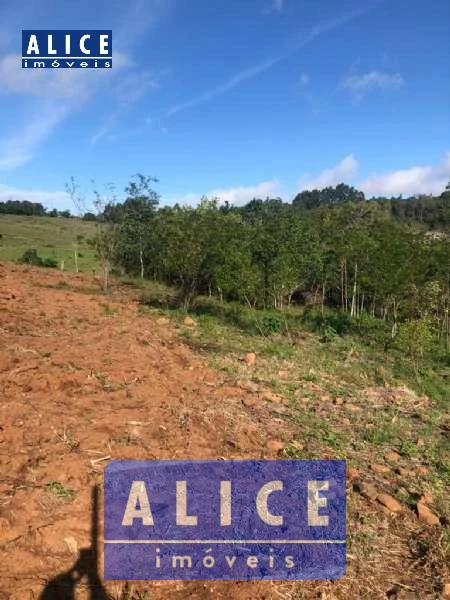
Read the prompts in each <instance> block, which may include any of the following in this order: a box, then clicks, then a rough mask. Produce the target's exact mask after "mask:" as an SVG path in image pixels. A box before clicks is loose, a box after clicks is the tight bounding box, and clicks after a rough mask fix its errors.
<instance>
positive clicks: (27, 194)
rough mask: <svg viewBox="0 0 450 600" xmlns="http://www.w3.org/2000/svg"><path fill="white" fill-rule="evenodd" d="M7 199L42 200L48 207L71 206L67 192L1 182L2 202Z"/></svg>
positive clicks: (61, 207)
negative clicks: (46, 190) (27, 188)
mask: <svg viewBox="0 0 450 600" xmlns="http://www.w3.org/2000/svg"><path fill="white" fill-rule="evenodd" d="M7 200H28V201H29V202H40V203H41V204H43V205H44V206H45V207H47V208H58V209H65V208H67V207H68V206H70V198H69V197H68V195H67V194H66V192H45V191H37V190H24V189H20V188H14V187H10V186H7V185H1V184H0V202H6V201H7Z"/></svg>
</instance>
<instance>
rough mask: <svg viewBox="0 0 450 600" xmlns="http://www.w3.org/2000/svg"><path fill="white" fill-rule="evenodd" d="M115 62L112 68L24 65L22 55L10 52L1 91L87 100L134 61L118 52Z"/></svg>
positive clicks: (0, 74) (0, 63) (0, 71)
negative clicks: (50, 67)
mask: <svg viewBox="0 0 450 600" xmlns="http://www.w3.org/2000/svg"><path fill="white" fill-rule="evenodd" d="M113 64H114V67H113V68H112V69H65V68H58V69H49V68H44V69H22V66H21V58H20V55H19V54H7V55H6V56H4V57H3V58H2V59H1V60H0V94H22V95H25V96H39V97H46V98H52V99H55V100H77V101H83V100H85V99H87V97H89V96H91V95H93V94H94V93H95V92H96V91H98V89H99V87H101V86H104V85H105V80H109V79H112V78H113V77H114V75H115V74H116V72H117V70H118V69H119V70H121V69H123V68H124V67H129V66H131V61H130V59H129V58H128V56H126V55H125V54H122V53H120V52H115V53H114V63H113Z"/></svg>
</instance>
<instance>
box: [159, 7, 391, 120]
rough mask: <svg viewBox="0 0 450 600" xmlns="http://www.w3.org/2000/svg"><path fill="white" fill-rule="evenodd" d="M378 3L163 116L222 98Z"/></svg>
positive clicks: (313, 32) (320, 29) (317, 30)
mask: <svg viewBox="0 0 450 600" xmlns="http://www.w3.org/2000/svg"><path fill="white" fill-rule="evenodd" d="M380 1H381V0H375V1H374V2H371V3H370V4H368V5H366V6H365V7H364V8H362V9H358V10H355V11H353V12H351V13H349V14H346V15H343V16H342V17H339V18H337V19H334V20H331V21H328V22H327V23H324V24H323V25H318V26H316V27H314V28H313V29H312V30H311V31H310V32H309V33H308V34H307V35H306V36H304V35H302V36H300V37H299V38H297V39H294V40H293V41H292V42H291V43H290V44H288V45H287V47H286V48H285V50H284V51H283V52H281V53H280V54H278V55H277V56H274V57H273V58H269V59H267V60H265V61H263V62H261V63H259V64H257V65H254V66H252V67H248V68H247V69H243V70H242V71H239V73H237V74H236V75H233V76H232V77H230V78H229V79H228V80H227V81H225V82H224V83H222V84H220V85H217V86H216V87H214V88H212V89H210V90H208V91H206V92H204V93H203V94H200V95H199V96H197V97H195V98H192V99H191V100H188V101H187V102H182V103H180V104H177V105H175V106H172V107H171V108H169V110H168V111H167V113H166V115H165V116H166V117H172V116H174V115H176V114H177V113H179V112H181V111H184V110H187V109H190V108H194V107H196V106H200V105H202V104H205V103H206V102H210V101H211V100H214V98H217V97H218V96H222V95H223V94H225V93H226V92H229V91H230V90H232V89H233V88H235V87H236V86H238V85H239V84H241V83H244V82H245V81H248V80H250V79H253V78H255V77H256V76H258V75H260V74H261V73H264V72H265V71H268V70H269V69H271V68H272V67H274V66H275V65H276V64H278V63H279V62H281V61H283V60H286V59H287V58H289V57H290V56H292V55H293V54H295V53H296V52H298V51H299V50H300V49H301V48H304V47H305V46H307V45H308V44H310V43H311V42H313V41H314V40H315V39H316V38H318V37H319V36H321V35H323V34H324V33H326V32H328V31H332V30H334V29H337V28H338V27H341V26H342V25H345V24H346V23H348V22H350V21H352V20H353V19H355V18H356V17H358V16H361V15H362V14H365V13H367V12H368V11H369V10H370V9H371V8H373V6H375V5H376V4H378V3H379V2H380Z"/></svg>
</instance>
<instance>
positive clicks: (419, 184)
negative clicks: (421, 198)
mask: <svg viewBox="0 0 450 600" xmlns="http://www.w3.org/2000/svg"><path fill="white" fill-rule="evenodd" d="M358 168H359V163H358V161H357V159H356V158H355V157H354V155H353V154H349V155H348V156H346V157H345V158H344V159H343V160H342V161H341V162H340V163H339V164H337V165H336V166H334V167H331V168H329V169H325V170H323V171H322V172H320V173H319V174H318V175H315V176H311V175H304V176H303V177H301V178H300V180H299V181H298V190H299V191H302V190H313V189H319V190H320V189H323V188H324V187H327V186H335V185H337V184H338V183H347V184H350V183H352V182H354V180H355V178H356V176H357V172H358ZM449 181H450V151H449V152H447V153H446V154H445V155H444V156H443V158H442V159H441V160H440V161H439V162H438V163H437V164H435V165H418V166H413V167H408V168H406V169H397V170H395V171H388V172H385V173H372V174H370V175H368V176H367V177H366V178H365V179H364V180H362V181H359V182H357V183H352V185H354V186H355V187H356V188H357V189H358V190H362V191H363V192H364V193H365V195H366V196H367V197H368V198H370V197H372V196H388V197H390V196H399V195H400V194H402V195H403V196H413V195H415V194H441V193H442V192H443V191H444V189H445V186H446V185H447V183H448V182H449Z"/></svg>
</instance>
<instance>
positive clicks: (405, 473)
mask: <svg viewBox="0 0 450 600" xmlns="http://www.w3.org/2000/svg"><path fill="white" fill-rule="evenodd" d="M395 472H396V473H398V474H399V475H400V476H401V477H413V476H414V475H415V473H414V471H413V470H412V469H405V468H404V467H397V468H396V469H395Z"/></svg>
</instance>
